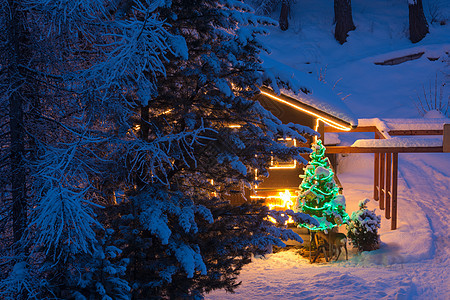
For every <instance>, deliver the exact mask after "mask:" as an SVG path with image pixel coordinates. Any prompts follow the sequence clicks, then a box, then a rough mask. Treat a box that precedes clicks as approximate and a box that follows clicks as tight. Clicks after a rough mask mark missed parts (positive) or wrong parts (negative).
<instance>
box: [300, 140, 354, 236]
mask: <svg viewBox="0 0 450 300" xmlns="http://www.w3.org/2000/svg"><path fill="white" fill-rule="evenodd" d="M311 148H312V150H313V152H312V153H311V154H310V155H309V157H310V158H311V160H310V162H309V163H308V165H307V166H306V167H305V168H304V171H305V174H304V175H301V176H300V177H302V178H303V181H302V183H301V184H300V194H299V197H298V211H299V212H302V213H305V214H308V215H310V216H312V217H313V218H315V219H316V220H317V221H319V223H320V226H319V227H317V226H313V225H309V224H299V226H300V227H305V228H308V229H310V230H315V231H316V230H317V231H319V230H320V231H324V230H329V229H332V228H333V227H336V226H339V225H342V224H345V223H347V222H348V220H349V216H348V215H347V213H346V212H345V197H344V196H343V195H340V194H339V188H338V186H337V185H336V182H335V181H334V178H333V176H334V173H333V171H332V170H331V167H330V161H329V159H328V158H327V157H325V147H324V146H323V145H322V141H321V140H317V142H316V143H314V144H313V145H312V147H311Z"/></svg>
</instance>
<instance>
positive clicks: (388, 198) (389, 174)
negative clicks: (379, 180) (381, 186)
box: [384, 153, 392, 219]
mask: <svg viewBox="0 0 450 300" xmlns="http://www.w3.org/2000/svg"><path fill="white" fill-rule="evenodd" d="M391 164H392V153H387V156H386V211H385V215H384V216H385V218H386V219H390V218H391V196H392V191H391V178H392V165H391Z"/></svg>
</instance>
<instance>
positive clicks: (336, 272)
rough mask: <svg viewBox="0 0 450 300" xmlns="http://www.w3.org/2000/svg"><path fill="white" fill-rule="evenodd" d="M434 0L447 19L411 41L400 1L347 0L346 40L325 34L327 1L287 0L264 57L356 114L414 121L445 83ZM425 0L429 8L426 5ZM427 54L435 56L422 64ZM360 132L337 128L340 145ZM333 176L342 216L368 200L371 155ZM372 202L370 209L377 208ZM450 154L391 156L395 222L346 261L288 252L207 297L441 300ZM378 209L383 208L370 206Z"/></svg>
mask: <svg viewBox="0 0 450 300" xmlns="http://www.w3.org/2000/svg"><path fill="white" fill-rule="evenodd" d="M432 3H438V4H439V5H441V9H440V12H441V14H442V15H443V16H444V18H445V16H446V18H447V25H445V26H441V25H438V24H430V34H428V35H427V37H426V38H425V39H424V40H423V41H421V42H419V43H417V44H411V43H410V42H409V40H408V39H407V28H408V9H407V5H406V1H403V0H375V1H353V3H352V4H353V17H354V21H355V25H356V27H357V29H356V31H354V32H351V33H350V36H349V38H348V43H345V44H344V45H342V46H341V45H339V44H338V43H337V42H335V41H334V39H333V33H332V25H331V22H332V19H333V6H332V1H329V0H302V1H296V4H294V7H293V9H292V19H291V20H290V23H291V24H290V25H291V26H290V29H289V30H288V31H287V32H281V31H280V30H279V29H273V30H272V34H271V35H270V36H269V37H267V40H266V41H267V42H268V43H269V44H270V45H271V47H272V49H273V53H272V55H271V57H272V58H274V59H277V60H279V61H281V62H283V63H284V64H287V65H289V66H291V67H294V68H296V69H299V70H301V71H304V72H311V76H316V77H317V78H318V77H321V78H322V79H324V80H325V81H326V82H327V83H328V84H329V85H330V86H332V87H334V89H335V91H336V93H339V94H340V95H341V97H342V98H344V97H345V100H344V101H345V102H346V103H347V105H348V106H349V107H350V109H351V110H352V111H353V113H355V115H357V117H358V118H377V117H378V118H419V117H420V114H419V112H418V110H417V108H416V106H415V104H414V100H417V96H418V95H419V96H420V97H421V98H422V99H423V93H424V92H423V88H424V87H425V90H426V92H425V93H426V94H427V95H429V94H430V91H429V90H430V83H431V85H432V92H431V94H433V93H434V84H435V80H436V78H437V84H438V85H440V84H442V83H446V87H445V88H444V89H443V90H442V99H443V101H444V104H446V105H448V101H449V88H448V86H449V84H450V82H449V81H450V80H449V79H450V77H449V76H450V70H449V64H450V58H449V51H450V25H449V24H448V23H449V22H450V20H449V16H450V1H445V0H441V1H437V0H436V1H431V0H430V1H427V0H424V7H425V13H426V15H427V17H428V20H430V18H429V11H428V6H429V4H432ZM430 6H431V5H430ZM422 51H424V52H425V54H424V55H423V56H422V57H421V58H420V59H417V60H413V61H408V62H405V63H402V64H400V65H395V66H380V65H375V64H374V62H378V61H383V60H387V59H391V58H395V57H398V56H401V55H405V54H413V53H417V52H422ZM427 57H434V58H435V57H439V59H438V60H435V61H431V60H429V59H428V58H427ZM356 138H371V136H367V135H364V134H358V135H356V134H353V135H349V134H340V135H339V139H340V140H341V141H342V142H343V143H344V144H351V143H352V142H353V141H354V140H355V139H356ZM338 172H339V179H340V180H341V182H342V184H343V187H344V195H345V196H346V198H347V212H349V213H350V212H352V211H354V210H356V209H357V203H358V201H360V200H362V199H364V198H372V189H373V186H372V184H373V155H371V154H351V155H347V156H345V157H341V159H340V164H339V169H338ZM377 205H378V203H377V202H375V201H373V200H372V201H371V202H370V203H369V208H372V209H373V208H376V207H377ZM449 209H450V154H448V153H437V154H435V153H433V154H400V155H399V199H398V211H399V223H398V229H397V230H395V231H391V230H390V221H388V220H386V219H384V217H383V219H382V227H381V230H380V233H381V241H382V246H381V248H380V249H379V250H376V251H372V252H363V253H362V254H358V253H356V251H355V250H354V249H351V246H350V247H349V249H351V250H350V253H349V260H348V261H345V260H342V258H341V259H340V260H339V261H338V262H332V263H316V264H310V263H309V261H308V260H306V259H304V258H302V257H301V256H299V255H298V254H296V252H295V251H294V250H290V251H284V252H279V253H276V254H270V255H267V256H266V257H264V258H255V259H254V261H253V262H252V263H251V264H249V265H247V266H245V267H244V269H243V270H242V273H241V275H240V277H239V279H240V280H242V285H241V286H240V287H239V288H238V289H237V290H236V293H235V294H229V293H226V292H224V291H215V292H213V293H211V294H209V295H207V298H208V299H450V275H449V273H450V236H449V230H450V226H449V221H448V211H449ZM377 213H378V214H381V215H382V214H384V211H380V210H379V209H377Z"/></svg>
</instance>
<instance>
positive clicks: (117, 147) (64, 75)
mask: <svg viewBox="0 0 450 300" xmlns="http://www.w3.org/2000/svg"><path fill="white" fill-rule="evenodd" d="M165 4H166V3H165V1H150V0H149V1H115V0H111V1H108V0H94V1H84V0H75V1H62V0H61V1H59V0H58V1H48V0H23V1H16V0H10V1H7V2H6V1H3V2H2V3H1V7H0V8H1V14H2V17H1V18H0V21H1V26H2V32H1V33H0V34H1V35H2V36H1V39H0V42H1V45H0V46H1V49H0V50H1V52H2V54H3V55H1V58H0V59H1V65H2V66H3V67H5V69H4V70H5V71H3V72H1V74H0V76H1V78H0V79H1V85H0V88H1V89H2V90H1V91H2V93H1V103H0V105H1V107H2V110H1V122H2V124H1V127H0V128H1V131H2V134H1V137H0V138H1V142H2V147H1V150H0V151H1V155H2V156H1V162H2V164H1V168H2V175H4V176H2V178H1V179H0V180H1V187H0V194H1V201H2V203H1V204H2V205H1V218H0V220H1V226H2V228H1V247H2V250H4V251H2V254H3V253H4V255H5V256H4V258H5V259H4V262H5V263H2V265H1V268H2V270H1V277H0V279H1V280H2V282H0V286H2V287H6V288H5V289H2V294H1V296H2V297H16V298H17V297H22V298H33V297H34V298H38V299H43V298H46V297H52V298H70V297H74V296H75V294H76V295H77V296H79V297H81V295H84V296H85V297H100V296H102V297H106V298H107V297H111V298H121V297H122V295H126V294H127V295H128V296H129V293H126V289H127V287H126V286H127V283H126V282H123V284H121V286H122V287H123V288H124V289H122V290H120V291H119V290H117V289H116V288H117V287H116V286H115V285H111V284H105V282H107V281H108V280H111V278H115V279H114V280H113V281H115V282H116V283H117V280H118V279H117V278H119V277H120V276H122V273H123V261H119V260H118V261H117V262H116V261H115V262H114V263H113V264H109V265H108V264H107V263H106V261H104V262H102V259H101V257H103V256H104V258H103V259H104V260H110V259H113V255H109V254H108V255H106V254H105V253H106V252H105V251H106V250H105V249H111V248H108V247H110V246H111V245H109V244H108V243H109V240H107V241H105V242H103V241H101V240H99V239H98V237H102V236H104V233H103V232H102V231H103V229H102V224H100V223H99V222H98V221H97V219H96V214H95V210H98V209H99V205H98V204H102V205H108V204H111V202H112V201H113V198H114V190H117V189H121V188H122V187H127V186H133V184H134V181H133V180H130V178H131V177H132V176H129V174H128V172H127V171H128V170H137V169H139V168H140V167H141V166H142V165H145V166H146V167H147V170H149V171H151V172H154V173H156V170H157V169H158V170H161V171H160V172H162V173H164V172H165V171H164V170H165V169H166V168H167V166H170V165H171V161H172V160H173V158H172V155H174V153H175V152H177V155H176V157H177V158H180V157H182V155H179V154H178V153H179V151H178V149H179V148H180V147H182V148H183V149H188V148H189V144H190V143H192V142H194V141H195V140H196V137H195V136H196V135H198V133H199V132H202V131H203V129H196V130H192V131H191V132H180V133H179V134H175V135H165V136H161V135H160V136H157V137H155V138H154V139H152V140H151V141H148V142H146V143H143V142H142V139H141V138H139V137H137V136H136V134H135V133H134V132H133V130H132V126H134V125H135V121H134V120H136V119H138V118H139V115H138V114H136V113H135V111H134V107H135V106H136V105H137V103H141V102H143V101H144V102H145V101H148V99H149V97H148V96H149V95H153V94H155V91H156V86H155V76H156V74H158V73H164V66H163V63H162V62H163V61H165V59H164V54H165V53H166V52H168V51H171V49H176V47H175V46H174V47H171V43H172V40H176V37H175V36H172V35H170V34H169V33H168V32H167V31H166V30H165V29H164V28H165V24H164V22H161V21H160V20H159V19H158V18H157V16H156V15H155V14H153V12H154V11H155V9H157V8H158V7H159V6H161V5H165ZM3 29H4V30H3ZM176 45H178V43H177V44H176ZM174 54H175V53H174ZM174 56H176V55H174ZM142 95H144V96H142ZM143 161H145V163H143ZM158 172H159V171H158ZM9 211H13V212H14V213H13V214H9ZM14 242H15V243H14ZM19 242H20V243H19ZM13 243H14V244H13ZM11 249H13V250H15V251H10V250H11ZM102 251H103V254H105V255H103V254H102ZM111 253H112V252H111ZM115 255H117V254H115ZM87 265H89V266H90V268H89V272H90V273H92V274H91V275H88V276H87V277H86V278H90V281H81V280H80V281H78V280H76V279H77V276H79V275H80V274H84V273H86V268H85V267H86V266H87ZM98 265H101V266H103V268H100V267H95V266H98ZM89 272H88V273H89ZM105 272H111V273H110V274H109V275H106V273H105ZM94 273H95V274H94ZM17 274H19V275H20V276H17ZM102 274H105V275H102ZM83 276H84V275H83ZM11 282H13V283H11ZM93 291H95V292H93ZM122 298H123V297H122Z"/></svg>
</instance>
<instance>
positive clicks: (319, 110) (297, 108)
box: [231, 82, 357, 209]
mask: <svg viewBox="0 0 450 300" xmlns="http://www.w3.org/2000/svg"><path fill="white" fill-rule="evenodd" d="M315 86H316V89H317V90H312V91H311V90H309V93H303V92H299V93H298V94H294V93H292V92H288V91H286V90H281V91H280V93H279V94H277V93H275V92H274V91H273V90H272V89H270V88H268V87H261V94H259V95H258V96H257V97H256V100H258V101H259V102H260V103H261V105H262V106H263V107H264V108H266V109H268V110H269V111H271V112H272V113H273V114H274V115H275V116H276V117H278V119H280V120H281V121H282V122H283V123H285V124H287V123H290V122H292V123H296V124H300V125H304V126H308V127H310V128H312V129H314V130H316V131H318V132H319V133H320V135H321V138H322V140H323V139H324V126H331V127H334V128H337V129H339V130H344V131H347V130H348V131H349V130H351V129H352V128H354V127H356V125H357V119H356V118H355V117H354V116H353V114H352V112H351V111H350V109H348V107H347V106H346V105H345V103H344V102H343V101H342V100H341V99H340V98H339V97H338V96H337V95H336V94H335V93H334V92H333V91H332V90H331V89H330V88H329V87H327V86H326V85H325V84H322V83H320V82H317V83H316V84H315ZM319 89H320V90H319ZM285 142H286V143H287V144H288V145H292V146H304V147H310V146H311V143H312V142H313V141H312V138H311V139H310V140H309V142H308V144H298V142H297V141H295V140H292V139H288V140H286V141H285ZM324 142H325V143H326V140H325V141H324ZM304 157H305V158H306V159H309V156H308V155H305V156H304ZM303 167H304V165H302V164H298V163H297V162H296V161H291V162H280V161H276V160H275V159H273V160H272V161H271V167H270V170H269V177H267V178H263V181H262V182H261V183H260V184H259V185H258V186H256V187H255V188H254V190H252V191H250V190H247V191H246V193H245V198H247V199H248V198H251V199H255V200H256V199H265V203H266V205H268V206H269V207H271V208H272V209H286V208H291V207H290V206H291V205H293V203H295V198H296V197H297V191H298V188H299V185H300V183H301V178H300V177H299V176H300V175H301V174H303ZM255 176H258V174H257V170H255ZM242 200H243V198H242V196H241V192H240V191H239V192H238V191H236V194H235V195H231V202H232V203H236V204H237V203H240V202H241V201H242Z"/></svg>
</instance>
